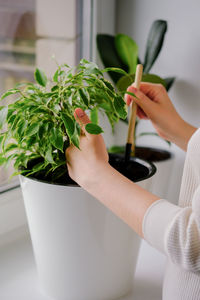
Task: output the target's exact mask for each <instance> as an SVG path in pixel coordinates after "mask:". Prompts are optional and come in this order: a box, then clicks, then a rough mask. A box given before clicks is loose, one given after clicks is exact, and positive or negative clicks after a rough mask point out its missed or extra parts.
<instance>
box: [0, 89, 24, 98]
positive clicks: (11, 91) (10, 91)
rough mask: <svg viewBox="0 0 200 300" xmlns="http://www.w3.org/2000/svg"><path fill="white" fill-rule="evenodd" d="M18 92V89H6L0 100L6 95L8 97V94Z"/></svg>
mask: <svg viewBox="0 0 200 300" xmlns="http://www.w3.org/2000/svg"><path fill="white" fill-rule="evenodd" d="M19 92H20V90H18V89H10V90H8V91H7V92H5V93H4V94H3V95H2V96H1V100H3V99H4V98H6V97H8V96H10V95H14V94H17V93H19Z"/></svg>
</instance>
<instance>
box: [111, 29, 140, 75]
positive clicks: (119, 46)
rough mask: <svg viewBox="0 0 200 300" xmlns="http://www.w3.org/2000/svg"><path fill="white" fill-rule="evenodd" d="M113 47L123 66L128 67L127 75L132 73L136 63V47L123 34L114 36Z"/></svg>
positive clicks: (133, 42)
mask: <svg viewBox="0 0 200 300" xmlns="http://www.w3.org/2000/svg"><path fill="white" fill-rule="evenodd" d="M115 47H116V50H117V53H118V55H119V57H120V58H121V60H122V61H123V63H124V64H126V65H127V66H128V69H129V74H131V73H134V72H135V70H136V65H137V61H138V45H137V44H136V42H135V41H134V40H133V39H132V38H131V37H129V36H128V35H125V34H117V35H116V36H115Z"/></svg>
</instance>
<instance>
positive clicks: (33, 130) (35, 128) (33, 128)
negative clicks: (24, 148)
mask: <svg viewBox="0 0 200 300" xmlns="http://www.w3.org/2000/svg"><path fill="white" fill-rule="evenodd" d="M39 128H40V125H39V123H33V124H31V125H30V126H29V127H28V128H27V130H26V133H25V134H26V136H31V135H34V134H36V133H37V132H38V130H39Z"/></svg>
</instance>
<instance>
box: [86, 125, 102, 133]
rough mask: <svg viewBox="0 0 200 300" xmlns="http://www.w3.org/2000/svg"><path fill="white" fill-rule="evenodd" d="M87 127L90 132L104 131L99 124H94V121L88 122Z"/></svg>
mask: <svg viewBox="0 0 200 300" xmlns="http://www.w3.org/2000/svg"><path fill="white" fill-rule="evenodd" d="M85 129H86V131H87V132H88V133H90V134H100V133H102V132H103V129H102V128H101V127H100V126H99V125H97V124H94V123H88V124H87V125H86V126H85Z"/></svg>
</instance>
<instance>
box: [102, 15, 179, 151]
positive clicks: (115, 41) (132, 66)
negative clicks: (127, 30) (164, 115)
mask: <svg viewBox="0 0 200 300" xmlns="http://www.w3.org/2000/svg"><path fill="white" fill-rule="evenodd" d="M166 32H167V22H166V21H165V20H155V21H154V22H153V24H152V26H151V28H150V31H149V34H148V38H147V43H146V49H145V56H144V59H143V60H141V58H140V56H139V51H138V45H137V43H136V41H134V40H133V39H132V38H131V37H130V36H128V35H125V34H117V35H115V36H113V35H108V34H98V35H97V48H98V51H99V54H100V57H101V60H102V63H103V64H104V66H105V67H106V68H108V67H115V68H121V69H123V70H124V71H126V72H127V73H128V75H122V74H120V73H114V72H109V75H110V77H111V79H112V80H113V82H114V84H115V86H116V88H117V89H119V90H120V91H126V89H127V88H128V86H130V85H131V84H132V83H133V82H134V79H135V70H136V65H137V64H138V63H141V64H143V68H144V70H143V76H142V81H144V82H151V83H160V84H162V85H163V86H164V87H165V88H166V90H167V91H169V89H170V88H171V87H172V85H173V83H174V81H175V77H167V78H161V77H160V76H158V75H156V74H151V73H150V70H151V68H152V67H153V65H154V63H155V62H156V60H157V58H158V56H159V53H160V51H161V49H162V47H163V42H164V39H165V34H166ZM123 121H124V122H126V123H127V124H128V120H127V119H126V120H123ZM138 123H139V119H138V118H137V121H136V128H135V137H134V139H135V144H137V138H138V137H140V136H144V135H154V136H158V134H157V133H156V132H142V133H140V134H137V127H138ZM158 137H159V136H158ZM166 142H167V143H168V144H169V145H170V142H168V141H166ZM124 150H125V147H124V146H113V147H111V148H109V151H110V152H124Z"/></svg>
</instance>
